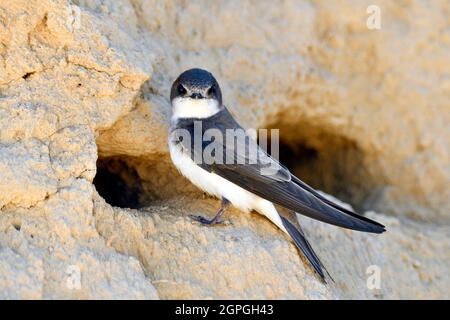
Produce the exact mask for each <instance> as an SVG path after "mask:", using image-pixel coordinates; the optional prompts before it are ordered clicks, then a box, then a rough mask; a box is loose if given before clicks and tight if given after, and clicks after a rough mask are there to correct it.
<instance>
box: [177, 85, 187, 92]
mask: <svg viewBox="0 0 450 320" xmlns="http://www.w3.org/2000/svg"><path fill="white" fill-rule="evenodd" d="M177 90H178V93H179V94H186V92H187V91H186V89H185V88H184V87H183V85H182V84H179V85H178V88H177Z"/></svg>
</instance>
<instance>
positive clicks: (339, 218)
mask: <svg viewBox="0 0 450 320" xmlns="http://www.w3.org/2000/svg"><path fill="white" fill-rule="evenodd" d="M292 180H293V182H294V183H295V184H297V186H299V187H300V188H302V189H303V190H305V191H306V192H308V193H309V194H311V195H312V196H313V197H315V198H316V199H318V200H319V201H320V202H321V203H320V202H317V203H316V202H315V201H312V203H313V204H314V206H317V207H318V210H316V211H315V212H309V210H306V212H304V211H301V210H300V211H299V213H301V214H305V215H307V216H309V217H311V218H313V219H317V220H320V221H323V222H327V223H331V224H334V225H337V226H340V227H344V228H348V229H352V230H357V231H364V232H372V233H383V232H385V231H386V229H385V226H383V225H382V224H381V223H378V222H376V221H373V220H371V219H369V218H366V217H364V216H362V215H359V214H357V213H355V212H352V211H350V210H348V209H346V208H344V207H342V206H340V205H338V204H337V203H334V202H333V201H330V200H328V199H327V198H325V197H323V196H322V195H320V194H319V193H318V192H317V191H316V190H314V189H313V188H312V187H310V186H309V185H307V184H306V183H304V182H303V181H301V180H300V179H299V178H297V177H295V176H292ZM310 200H312V199H311V198H310ZM299 209H300V208H299ZM330 209H331V210H330ZM318 213H319V215H317V214H318ZM323 213H326V214H323Z"/></svg>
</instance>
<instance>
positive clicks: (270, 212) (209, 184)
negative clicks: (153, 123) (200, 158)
mask: <svg viewBox="0 0 450 320" xmlns="http://www.w3.org/2000/svg"><path fill="white" fill-rule="evenodd" d="M169 150H170V156H171V158H172V162H173V163H174V165H175V166H176V167H177V169H178V170H179V171H180V172H181V174H183V175H184V176H185V177H186V178H188V179H189V180H190V181H191V182H192V183H193V184H194V185H195V186H197V187H198V188H200V189H201V190H203V191H204V192H206V193H208V194H210V195H213V196H216V197H218V198H220V199H221V198H222V197H224V198H226V199H228V200H229V201H230V202H231V203H232V204H233V205H234V206H235V207H236V208H239V209H240V210H242V211H244V212H250V211H252V210H255V211H257V212H259V213H261V214H263V215H265V216H266V217H267V218H269V219H270V220H271V221H272V222H273V223H274V224H275V225H277V226H278V227H279V228H280V229H281V230H283V231H284V232H286V233H288V232H287V230H286V229H285V227H284V226H283V222H282V221H281V218H280V215H279V214H278V212H277V210H276V209H275V206H274V205H273V203H272V202H270V201H267V200H265V199H263V198H261V197H259V196H257V195H255V194H253V193H251V192H249V191H247V190H244V189H242V188H241V187H239V186H238V185H236V184H234V183H232V182H230V181H228V180H226V179H224V178H222V177H221V176H219V175H217V174H215V173H210V172H208V171H206V170H204V169H202V168H201V167H199V166H198V165H197V164H196V163H195V162H194V161H192V159H191V157H189V156H188V155H186V154H185V153H183V152H182V151H181V147H180V146H176V145H175V144H173V143H171V142H169Z"/></svg>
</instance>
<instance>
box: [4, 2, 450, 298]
mask: <svg viewBox="0 0 450 320" xmlns="http://www.w3.org/2000/svg"><path fill="white" fill-rule="evenodd" d="M380 7H381V13H382V16H381V17H382V28H381V30H368V29H367V27H366V23H365V21H366V18H367V14H366V5H363V4H361V2H359V1H354V2H351V1H350V2H347V1H346V2H341V1H333V3H331V2H329V1H328V2H323V3H322V2H320V3H315V2H308V1H285V2H283V3H282V4H277V5H275V4H274V3H272V2H270V1H268V2H262V1H258V2H255V3H248V4H242V3H241V2H240V1H221V2H214V3H212V2H210V1H198V2H192V3H191V2H189V3H185V2H178V1H176V2H170V1H145V0H142V1H138V0H135V1H127V0H120V1H95V0H92V1H73V2H69V1H63V0H48V1H29V0H27V1H25V0H24V1H21V0H17V1H14V2H11V1H5V0H0V257H1V259H0V288H1V289H2V290H0V297H1V298H56V297H57V298H143V299H155V298H163V299H165V298H308V299H325V298H449V296H448V286H449V284H450V277H449V275H448V272H447V270H448V269H449V267H450V265H449V261H450V232H449V228H448V225H449V221H450V217H449V214H448V213H449V212H450V211H449V210H450V202H449V200H448V199H449V196H450V189H449V184H448V181H449V180H450V172H449V169H448V168H449V148H448V145H449V137H450V132H449V127H448V123H449V122H450V118H449V114H450V113H449V112H448V109H449V105H448V103H449V101H450V80H449V77H448V75H449V74H450V69H449V68H450V65H449V64H448V55H449V52H450V35H449V31H448V30H449V27H450V26H449V21H448V18H447V17H448V16H449V14H450V8H449V6H448V4H447V3H446V1H433V2H432V3H431V4H428V5H427V6H425V5H424V4H422V3H421V2H419V1H407V2H404V3H402V5H400V4H396V3H394V2H392V1H384V2H381V3H380ZM205 8H207V10H206V9H205ZM193 66H200V67H203V68H206V69H209V70H211V71H212V72H213V73H214V74H215V75H216V76H217V78H218V80H219V82H220V83H221V86H222V90H223V91H224V101H225V102H226V104H227V106H228V107H229V109H230V110H231V111H232V112H233V113H234V114H235V116H236V118H237V119H238V120H239V121H240V122H241V124H243V125H244V126H246V127H269V128H280V130H281V139H282V148H281V158H282V160H283V161H285V162H286V163H287V164H288V165H289V166H290V168H291V169H292V171H293V172H295V173H296V174H297V175H298V176H300V177H301V178H302V179H304V180H305V181H307V182H309V183H310V184H312V185H313V186H315V187H317V188H319V189H322V190H325V191H327V192H328V193H332V194H334V195H336V196H338V197H340V198H342V199H344V200H346V201H348V202H351V203H352V204H353V205H354V207H355V208H357V209H358V210H360V211H366V210H371V211H370V212H368V213H367V214H368V215H369V216H370V217H372V218H374V219H376V220H379V221H380V222H382V223H384V224H386V226H387V229H388V232H387V233H386V234H383V235H381V236H374V235H366V234H360V233H356V232H351V231H347V230H342V229H338V228H335V227H332V226H326V225H323V224H320V223H316V222H315V221H310V220H308V219H306V218H303V219H302V220H301V222H302V224H303V225H304V228H305V230H306V232H307V234H308V235H309V237H310V240H311V242H312V244H313V246H314V247H315V249H316V251H318V254H319V256H320V257H321V258H322V260H323V262H324V264H325V265H326V266H327V268H328V269H329V271H330V273H331V274H332V275H333V277H334V279H335V281H336V283H334V284H333V283H331V284H329V285H326V286H325V285H323V284H322V283H320V281H318V280H317V278H316V277H315V276H314V274H313V273H312V271H311V270H310V269H309V268H308V267H307V265H306V264H305V263H304V261H302V260H301V258H299V256H298V254H297V252H296V249H295V247H294V245H293V244H292V243H291V242H290V241H289V240H288V239H287V238H286V237H285V236H284V235H283V234H282V233H281V232H279V231H278V230H277V229H276V228H275V227H274V226H272V225H271V224H270V223H269V222H268V221H266V220H265V219H264V218H262V217H260V216H258V215H256V214H251V215H247V214H243V213H241V212H239V211H237V210H230V213H229V215H228V216H227V219H228V220H229V223H228V224H227V225H225V226H222V227H217V228H205V227H201V226H198V225H196V224H193V223H192V222H191V221H190V220H189V218H188V217H187V215H188V214H190V213H201V214H203V215H208V214H211V213H212V212H214V211H215V210H216V208H217V206H218V203H217V202H216V201H215V200H212V199H204V198H202V195H201V194H200V193H199V192H198V191H197V190H195V188H193V187H192V186H191V185H190V184H189V183H188V182H187V181H186V180H185V179H183V178H182V177H180V176H179V174H178V173H177V172H176V170H175V169H174V168H173V166H172V165H171V163H170V160H169V157H168V150H167V146H166V139H167V125H168V121H169V117H170V103H169V101H168V92H169V88H170V85H171V82H172V81H173V79H174V78H175V77H176V76H177V75H178V74H179V73H180V72H181V71H183V70H184V69H187V68H190V67H193ZM94 183H95V184H94ZM97 190H98V192H97ZM99 193H100V194H99ZM105 199H106V201H108V203H107V202H106V201H105ZM111 204H112V205H115V206H114V207H113V206H111ZM120 207H133V208H137V209H123V208H120ZM374 211H376V212H377V213H375V212H374ZM381 212H383V213H381ZM370 266H376V267H379V270H380V271H381V287H380V289H377V290H370V289H368V288H367V285H366V282H367V278H368V276H369V275H368V274H366V271H367V268H368V267H370ZM369 270H372V269H369Z"/></svg>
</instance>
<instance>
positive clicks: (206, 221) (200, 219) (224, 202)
mask: <svg viewBox="0 0 450 320" xmlns="http://www.w3.org/2000/svg"><path fill="white" fill-rule="evenodd" d="M229 204H230V201H228V200H227V199H225V198H222V203H221V205H220V209H219V210H217V212H216V215H215V216H214V218H212V219H211V220H209V219H207V218H205V217H202V216H194V215H190V216H189V217H191V219H192V220H194V221H197V222H200V223H201V224H205V225H213V224H220V223H222V221H219V218H220V217H221V216H222V214H223V213H224V212H225V209H226V208H227V207H228V205H229Z"/></svg>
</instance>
